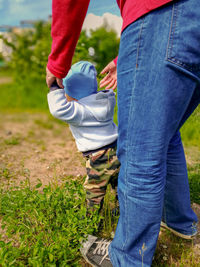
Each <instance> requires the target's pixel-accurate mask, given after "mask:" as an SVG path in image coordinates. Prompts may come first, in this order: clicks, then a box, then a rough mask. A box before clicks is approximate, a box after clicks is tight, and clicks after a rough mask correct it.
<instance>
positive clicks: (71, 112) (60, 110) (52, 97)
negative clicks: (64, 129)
mask: <svg viewBox="0 0 200 267" xmlns="http://www.w3.org/2000/svg"><path fill="white" fill-rule="evenodd" d="M47 100H48V105H49V110H50V113H51V114H52V115H53V116H54V117H55V118H57V119H59V120H62V121H64V122H67V123H70V124H73V125H79V124H80V123H81V121H82V117H83V114H84V109H83V107H82V106H81V105H80V104H79V103H78V102H76V101H70V102H67V99H66V97H65V91H64V90H63V89H58V90H55V91H51V92H50V93H48V95H47Z"/></svg>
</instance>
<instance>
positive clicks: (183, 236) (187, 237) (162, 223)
mask: <svg viewBox="0 0 200 267" xmlns="http://www.w3.org/2000/svg"><path fill="white" fill-rule="evenodd" d="M160 226H161V227H163V228H165V229H168V230H169V231H170V232H172V233H173V234H174V235H176V236H178V237H181V238H183V239H187V240H192V239H193V238H194V237H195V236H196V235H197V233H195V234H194V235H184V234H181V233H179V232H177V231H176V230H174V229H172V228H170V227H169V226H167V224H166V223H164V222H161V224H160Z"/></svg>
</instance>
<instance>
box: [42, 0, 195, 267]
mask: <svg viewBox="0 0 200 267" xmlns="http://www.w3.org/2000/svg"><path fill="white" fill-rule="evenodd" d="M88 4H89V0H79V1H78V3H77V1H74V0H53V23H52V37H53V44H52V51H51V54H50V56H49V61H48V64H47V84H48V86H50V84H51V83H52V82H53V81H54V80H55V79H57V82H58V84H60V87H62V80H61V79H62V78H63V77H64V76H65V75H66V74H67V72H68V70H69V68H70V64H71V59H72V56H73V52H74V49H75V45H76V42H77V39H78V36H79V33H80V30H81V26H82V23H83V19H84V17H85V15H86V11H87V8H88ZM118 5H119V7H120V10H121V14H122V17H123V27H122V35H121V41H120V49H119V56H118V62H117V76H118V77H117V79H118V80H117V83H118V122H119V137H118V158H119V160H120V162H121V169H120V174H119V181H118V197H119V204H120V217H119V221H118V225H117V229H116V234H115V237H114V240H113V241H112V243H111V244H110V245H109V248H108V249H109V256H108V255H107V254H106V251H107V247H108V246H107V245H108V244H109V243H108V242H106V241H105V240H99V239H96V238H95V237H90V238H89V240H88V242H87V244H86V245H85V246H84V249H85V255H84V256H85V258H86V259H87V260H88V261H89V262H90V263H92V264H93V266H112V265H113V266H115V267H117V266H122V267H125V266H128V267H129V266H130V267H131V266H144V267H147V266H148V267H149V266H150V265H151V263H152V258H153V254H154V251H155V247H156V242H157V238H158V233H159V230H160V223H161V220H162V224H163V225H165V226H166V227H169V228H170V229H171V230H173V231H174V232H175V233H177V234H179V235H181V236H182V237H184V238H187V239H189V238H192V237H193V236H194V235H195V234H196V233H197V229H196V223H197V216H196V215H195V213H194V212H193V210H192V209H191V206H190V194H189V184H188V176H187V167H186V162H185V157H184V151H183V147H182V142H181V137H180V133H179V129H180V127H181V126H182V125H183V123H184V122H185V121H186V119H187V118H188V117H189V116H190V115H191V113H192V112H193V111H194V109H195V108H196V107H197V105H198V104H199V102H200V85H199V82H200V20H199V16H200V5H199V0H179V1H170V0H137V1H136V0H135V1H133V0H119V1H118ZM107 71H108V72H109V68H108V70H107ZM108 75H110V73H108ZM107 78H109V77H108V76H107ZM108 80H109V79H108ZM108 80H107V81H108ZM108 86H109V82H108ZM100 252H101V253H100ZM99 253H100V254H102V255H100V254H99ZM110 260H111V262H112V264H111V262H110Z"/></svg>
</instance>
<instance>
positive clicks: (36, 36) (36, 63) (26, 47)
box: [4, 22, 51, 84]
mask: <svg viewBox="0 0 200 267" xmlns="http://www.w3.org/2000/svg"><path fill="white" fill-rule="evenodd" d="M4 42H5V43H6V44H7V45H8V46H10V47H11V48H12V50H13V52H12V55H11V61H10V67H11V69H12V74H13V76H14V78H15V81H16V82H18V83H20V84H23V83H24V81H25V80H28V81H30V82H31V81H34V80H39V81H44V80H45V64H46V61H47V57H48V54H49V52H50V47H51V36H50V24H48V23H44V22H38V23H36V24H35V28H33V29H29V30H24V31H22V32H20V33H13V34H12V42H8V41H7V40H6V39H4Z"/></svg>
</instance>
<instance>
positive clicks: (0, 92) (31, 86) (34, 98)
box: [0, 80, 48, 111]
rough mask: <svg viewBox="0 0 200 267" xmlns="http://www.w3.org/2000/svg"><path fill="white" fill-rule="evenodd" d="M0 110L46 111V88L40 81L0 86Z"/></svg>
mask: <svg viewBox="0 0 200 267" xmlns="http://www.w3.org/2000/svg"><path fill="white" fill-rule="evenodd" d="M0 110H4V111H5V110H7V111H11V110H21V111H23V110H48V104H47V87H46V85H45V83H44V82H41V81H37V80H36V81H34V82H33V81H32V82H31V81H28V80H27V81H24V83H23V84H21V85H20V84H17V83H14V82H13V83H7V84H0Z"/></svg>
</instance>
